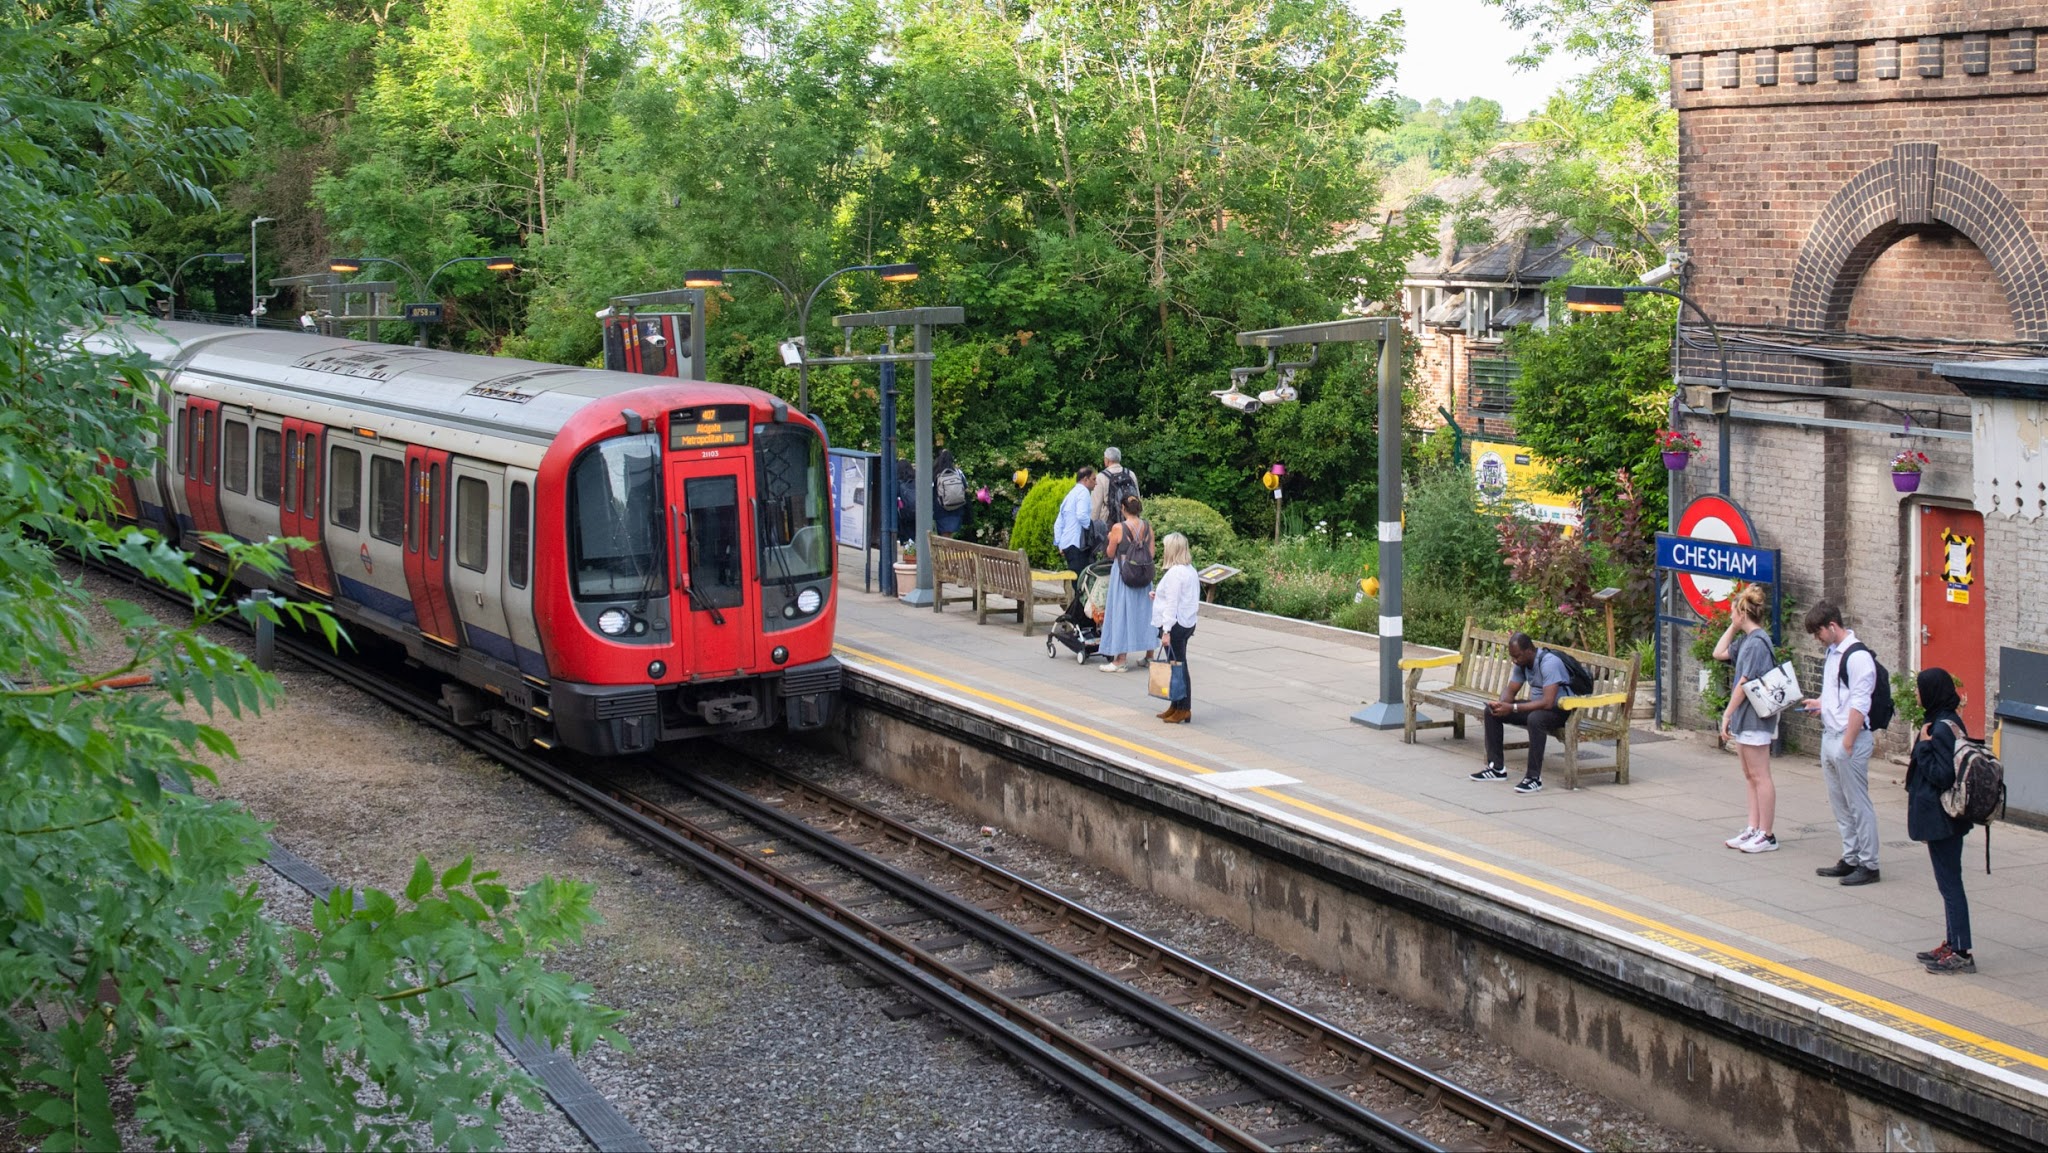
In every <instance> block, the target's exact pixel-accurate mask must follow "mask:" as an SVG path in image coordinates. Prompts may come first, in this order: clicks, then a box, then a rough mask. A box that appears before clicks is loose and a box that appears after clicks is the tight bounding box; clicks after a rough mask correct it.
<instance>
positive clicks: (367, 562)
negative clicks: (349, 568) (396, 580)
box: [356, 544, 377, 573]
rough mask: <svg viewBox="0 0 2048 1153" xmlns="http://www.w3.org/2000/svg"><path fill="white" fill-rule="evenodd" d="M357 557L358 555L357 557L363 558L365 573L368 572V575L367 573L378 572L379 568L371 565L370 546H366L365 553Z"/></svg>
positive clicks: (364, 547) (358, 554)
mask: <svg viewBox="0 0 2048 1153" xmlns="http://www.w3.org/2000/svg"><path fill="white" fill-rule="evenodd" d="M356 555H357V556H360V557H362V558H363V571H364V572H366V573H367V572H375V571H377V567H376V566H375V565H373V564H371V563H370V546H369V545H367V544H365V545H364V546H363V551H361V552H360V553H357V554H356Z"/></svg>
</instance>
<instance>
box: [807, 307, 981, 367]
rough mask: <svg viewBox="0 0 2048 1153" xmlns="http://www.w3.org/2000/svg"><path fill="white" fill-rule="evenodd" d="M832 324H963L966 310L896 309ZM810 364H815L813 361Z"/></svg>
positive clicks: (834, 320) (859, 314) (861, 314)
mask: <svg viewBox="0 0 2048 1153" xmlns="http://www.w3.org/2000/svg"><path fill="white" fill-rule="evenodd" d="M832 323H834V324H836V325H838V326H839V327H841V328H872V327H875V326H882V327H887V326H889V325H905V324H965V323H967V310H966V309H964V308H960V307H958V306H955V307H952V308H898V309H893V310H891V311H889V312H850V313H847V314H846V315H845V316H835V317H833V318H832ZM812 363H816V362H815V361H813V362H812Z"/></svg>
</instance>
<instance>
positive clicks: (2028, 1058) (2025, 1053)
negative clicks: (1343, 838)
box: [834, 644, 2048, 1069]
mask: <svg viewBox="0 0 2048 1153" xmlns="http://www.w3.org/2000/svg"><path fill="white" fill-rule="evenodd" d="M834 647H836V648H837V649H838V650H839V651H840V652H843V653H845V654H846V655H848V656H851V657H854V658H856V659H858V660H863V661H871V662H873V663H875V664H878V665H882V666H883V667H885V668H891V669H894V670H896V671H897V672H901V673H907V674H909V675H910V676H914V677H917V678H919V679H921V680H926V681H930V682H931V683H933V684H935V685H939V686H941V687H943V688H947V689H951V690H953V691H954V692H959V693H965V694H967V695H968V696H973V697H979V698H981V699H982V700H984V701H988V702H989V703H991V704H997V705H1002V706H1003V707H1005V708H1009V709H1014V710H1016V711H1018V712H1021V713H1024V714H1026V715H1027V716H1031V717H1035V718H1037V719H1039V720H1041V721H1046V722H1048V723H1050V724H1055V725H1058V726H1060V727H1061V728H1064V729H1071V730H1073V731H1074V732H1077V733H1081V734H1082V735H1084V736H1088V737H1091V738H1093V739H1095V740H1099V741H1106V742H1108V743H1109V744H1112V745H1116V746H1118V747H1119V748H1122V749H1125V750H1128V751H1130V752H1134V753H1138V754H1140V755H1141V756H1145V757H1150V758H1153V759H1155V760H1159V761H1163V762H1165V763H1167V764H1170V765H1173V766H1174V767H1175V768H1181V769H1186V770H1188V771H1189V772H1193V773H1202V774H1209V773H1214V772H1216V771H1217V770H1215V769H1212V768H1209V767H1207V766H1204V765H1198V764H1195V763H1193V762H1192V761H1187V760H1183V759H1181V758H1180V757H1176V756H1173V755H1172V754H1170V753H1163V752H1160V751H1159V750H1157V749H1154V748H1151V747H1149V746H1146V745H1142V744H1139V743H1137V742H1136V741H1129V740H1125V739H1124V738H1122V737H1118V736H1113V735H1111V734H1109V733H1105V732H1103V731H1101V730H1100V729H1093V728H1090V727H1088V726H1087V725H1082V724H1077V723H1075V722H1073V721H1070V720H1067V719H1066V718H1064V717H1061V716H1058V715H1056V714H1053V713H1049V712H1046V711H1045V710H1043V709H1037V708H1033V707H1032V706H1030V705H1027V704H1024V703H1023V702H1021V701H1015V700H1011V699H1010V698H1008V697H1005V696H1001V695H999V694H997V693H991V692H987V691H985V690H982V689H977V688H975V687H974V686H972V685H966V684H962V683H960V682H959V681H955V680H950V679H948V678H946V677H942V676H938V675H936V674H933V673H928V672H925V671H924V670H922V669H918V668H913V667H912V666H910V665H906V664H902V663H900V662H897V661H893V660H890V659H889V658H887V657H883V656H878V655H876V654H874V653H869V652H863V651H862V650H860V649H857V648H854V647H852V646H851V645H846V644H839V645H835V646H834ZM1247 791H1248V792H1254V793H1257V794H1259V795H1260V796H1262V797H1267V798H1270V799H1272V800H1275V801H1278V802H1280V803H1281V804H1283V805H1287V806H1289V807H1291V808H1295V809H1300V810H1302V811H1304V812H1308V813H1313V814H1315V815H1316V816H1319V817H1322V818H1324V819H1326V820H1331V821H1335V822H1337V823H1339V824H1342V825H1349V826H1351V827H1352V828H1354V829H1358V830H1360V831H1361V832H1366V833H1370V834H1372V835H1373V836H1375V837H1379V838H1381V839H1383V840H1387V841H1392V842H1394V843H1395V844H1398V845H1402V846H1405V847H1407V848H1410V849H1414V850H1416V851H1417V852H1421V853H1427V854H1429V855H1430V856H1433V857H1439V858H1442V859H1443V860H1446V861H1450V862H1453V863H1455V864H1458V865H1462V866H1464V867H1465V868H1468V869H1473V870H1475V871H1477V872H1480V873H1485V874H1488V875H1490V876H1494V877H1498V878H1501V879H1502V880H1506V881H1512V882H1514V883H1515V884H1518V885H1522V886H1525V887H1527V888H1530V889H1534V890H1536V891H1537V892H1540V893H1543V894H1546V895H1548V896H1552V897H1555V898H1557V899H1559V900H1561V901H1565V902H1568V903H1570V904H1574V905H1578V906H1580V907H1582V908H1587V909H1592V910H1594V911H1596V912H1600V913H1604V914H1606V915H1608V916H1610V917H1615V918H1618V919H1620V920H1623V921H1627V922H1629V923H1631V924H1635V925H1638V926H1641V927H1642V928H1643V929H1645V930H1647V931H1649V932H1651V933H1656V934H1659V935H1662V936H1666V937H1671V938H1675V939H1676V940H1679V941H1684V942H1686V943H1687V944H1690V945H1694V946H1697V947H1699V948H1701V949H1705V950H1708V951H1710V952H1711V953H1713V954H1715V955H1716V957H1715V958H1714V959H1716V960H1717V963H1718V959H1720V958H1727V959H1732V960H1735V961H1739V962H1741V963H1742V964H1745V965H1749V966H1752V967H1754V968H1757V969H1760V970H1763V971H1764V972H1767V973H1774V974H1776V975H1778V976H1780V977H1783V978H1787V979H1789V980H1792V981H1796V982H1798V983H1799V984H1801V985H1805V986H1807V987H1808V988H1810V989H1814V990H1818V991H1820V992H1823V993H1826V994H1828V995H1829V996H1830V997H1833V998H1836V999H1838V1000H1840V1001H1847V1002H1849V1003H1851V1004H1854V1005H1858V1006H1861V1007H1863V1008H1865V1009H1870V1010H1874V1011H1876V1012H1878V1013H1881V1014H1883V1015H1885V1016H1887V1017H1891V1018H1893V1019H1894V1020H1895V1021H1898V1022H1903V1023H1906V1024H1909V1025H1912V1026H1914V1027H1915V1028H1917V1029H1920V1030H1925V1031H1927V1032H1931V1033H1937V1034H1940V1035H1941V1036H1944V1037H1948V1038H1951V1039H1953V1040H1955V1041H1959V1042H1962V1043H1964V1044H1967V1045H1971V1046H1974V1047H1977V1048H1980V1049H1984V1050H1987V1051H1988V1052H1990V1053H1995V1054H1998V1055H2000V1056H2003V1057H2006V1058H2008V1059H2009V1060H2013V1061H2018V1062H2021V1063H2024V1064H2027V1065H2032V1066H2034V1067H2036V1068H2039V1069H2048V1055H2043V1054H2040V1053H2035V1052H2031V1051H2029V1050H2026V1049H2022V1048H2020V1047H2018V1046H2016V1045H2010V1044H2007V1043H2006V1042H2004V1041H2000V1040H1997V1039H1995V1038H1992V1037H1986V1036H1984V1035H1983V1034H1981V1033H1975V1032H1972V1031H1970V1030H1968V1029H1964V1028H1962V1027H1960V1026H1958V1025H1953V1024H1950V1023H1949V1022H1947V1021H1943V1020H1941V1019H1940V1018H1938V1017H1931V1016H1929V1015H1927V1014H1925V1013H1922V1012H1919V1011H1918V1010H1915V1009H1909V1008H1907V1007H1906V1006H1904V1005H1900V1004H1897V1003H1895V1002H1892V1001H1887V1000H1885V999H1884V998H1882V997H1876V996H1872V995H1871V994H1869V993H1864V992H1861V991H1860V990H1857V989H1852V988H1850V987H1848V986H1846V985H1841V984H1837V983H1835V982H1833V981H1830V980H1828V979H1826V978H1824V977H1819V976H1815V975H1814V974H1812V973H1808V972H1806V971H1804V970H1802V969H1797V968H1794V967H1793V966H1791V965H1787V964H1784V963H1783V962H1780V961H1773V960H1770V959H1769V958H1766V957H1760V956H1757V955H1756V954H1754V953H1749V952H1746V951H1744V950H1741V949H1737V948H1735V947H1733V946H1731V945H1727V944H1724V943H1722V942H1720V941H1716V940H1714V939H1713V938H1711V937H1704V936H1701V935H1699V934H1697V933H1692V932H1688V931H1687V930H1684V929H1681V928H1678V927H1677V926H1675V925H1668V924H1666V923H1664V922H1662V921H1659V920H1657V919H1656V918H1654V917H1645V916H1643V915H1641V914H1639V913H1633V912H1630V911H1629V910H1627V909H1624V908H1621V907H1619V906H1617V905H1611V904H1608V903H1607V902H1605V901H1602V900H1600V899H1598V898H1596V897H1589V896H1586V895H1585V894H1583V893H1579V892H1575V891H1574V890H1571V889H1567V888H1564V887H1563V886H1561V885H1555V884H1552V883H1550V882H1548V881H1542V880H1538V879H1537V878H1535V877H1530V876H1527V875H1525V874H1522V873H1518V872H1515V871H1514V870H1513V869H1509V868H1505V867H1503V866H1500V865H1496V864H1493V863H1491V862H1488V861H1482V860H1480V859H1478V858H1476V857H1470V856H1466V855H1465V854H1463V853H1460V852H1457V851H1456V850H1453V849H1446V848H1443V847H1442V846H1439V845H1434V844H1431V843H1429V842H1428V841H1423V840H1418V839H1416V838H1414V837H1411V836H1408V835H1407V834H1405V833H1398V832H1395V831H1394V830H1392V829H1388V828H1383V827H1381V826H1379V825H1375V824H1371V823H1369V822H1366V821H1361V820H1358V819H1357V818H1355V817H1350V816H1346V815H1345V814H1343V813H1339V812H1336V811H1334V810H1331V809H1326V808H1324V807H1322V806H1321V805H1317V804H1315V803H1313V802H1310V801H1304V800H1301V799H1300V798H1297V797H1290V796H1288V795H1287V794H1285V793H1281V792H1276V791H1274V790H1273V789H1270V788H1253V789H1249V790H1247ZM1722 967H1724V968H1727V967H1729V966H1727V965H1725V964H1724V965H1723V966H1722ZM1838 1007H1839V1006H1838ZM1904 1031H1905V1032H1909V1033H1910V1032H1913V1029H1907V1030H1904ZM1979 1057H1980V1059H1983V1060H1986V1061H1987V1062H1989V1063H1991V1064H2000V1062H1998V1061H1996V1060H1995V1059H1992V1058H1990V1057H1986V1056H1983V1055H1982V1054H1979Z"/></svg>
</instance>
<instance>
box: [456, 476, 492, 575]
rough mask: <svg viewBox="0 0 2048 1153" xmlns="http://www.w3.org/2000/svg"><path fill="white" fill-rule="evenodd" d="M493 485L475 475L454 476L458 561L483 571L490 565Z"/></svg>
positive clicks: (464, 565) (463, 565)
mask: <svg viewBox="0 0 2048 1153" xmlns="http://www.w3.org/2000/svg"><path fill="white" fill-rule="evenodd" d="M490 517H491V488H490V486H489V485H487V484H485V483H484V482H483V481H480V480H478V479H477V478H475V477H473V476H459V477H456V478H455V563H456V564H459V565H461V566H462V567H463V568H466V569H472V570H474V571H476V572H482V571H484V570H485V569H487V568H489V567H490V559H491V552H490V547H491V546H490V538H489V537H488V536H487V535H486V534H487V533H489V532H490V531H491V520H490Z"/></svg>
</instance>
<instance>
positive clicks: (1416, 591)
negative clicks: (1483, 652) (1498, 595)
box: [1330, 581, 1507, 649]
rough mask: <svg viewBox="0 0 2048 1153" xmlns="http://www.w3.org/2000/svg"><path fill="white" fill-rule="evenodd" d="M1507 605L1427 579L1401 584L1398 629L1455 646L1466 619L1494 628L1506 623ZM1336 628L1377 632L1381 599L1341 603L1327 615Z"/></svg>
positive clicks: (1409, 636) (1424, 641) (1421, 640)
mask: <svg viewBox="0 0 2048 1153" xmlns="http://www.w3.org/2000/svg"><path fill="white" fill-rule="evenodd" d="M1506 614H1507V606H1506V605H1504V604H1502V603H1500V602H1488V601H1475V600H1473V599H1472V598H1471V597H1470V596H1468V595H1466V594H1465V593H1464V592H1463V591H1462V590H1459V589H1454V588H1445V587H1443V586H1442V585H1438V584H1434V583H1431V582H1427V581H1418V582H1413V583H1407V584H1404V585H1403V586H1402V588H1401V632H1402V635H1403V637H1404V638H1405V639H1406V640H1409V641H1412V642H1414V643H1415V644H1418V645H1434V646H1436V647H1437V648H1440V649H1454V648H1457V647H1458V643H1459V642H1460V641H1462V640H1464V639H1465V618H1466V617H1468V616H1470V617H1476V618H1477V619H1478V624H1479V627H1480V628H1483V629H1497V628H1500V627H1501V626H1502V625H1503V624H1505V623H1506ZM1330 623H1331V624H1333V625H1336V626H1337V627H1339V628H1346V629H1355V630H1357V631H1358V632H1362V633H1376V632H1378V631H1379V627H1380V602H1379V600H1378V599H1377V598H1375V597H1367V598H1365V599H1364V600H1362V601H1354V602H1352V603H1349V604H1345V605H1342V606H1340V607H1339V608H1338V609H1337V611H1336V612H1334V613H1332V614H1330Z"/></svg>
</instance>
